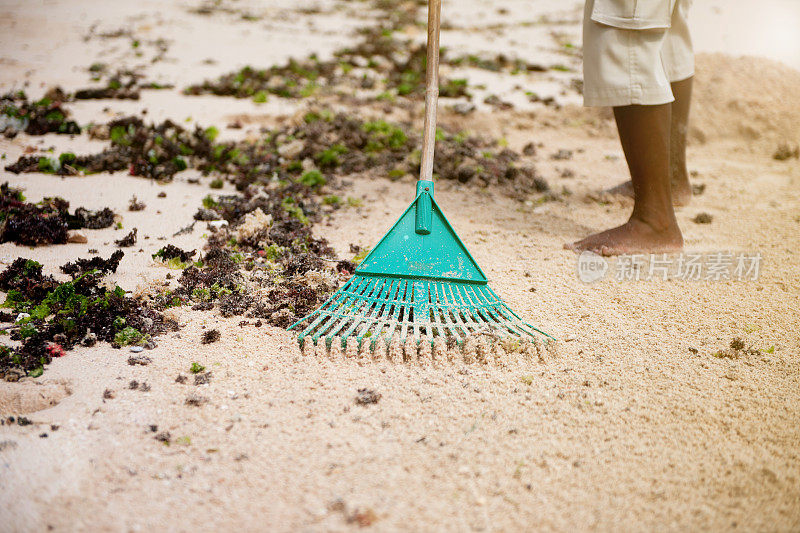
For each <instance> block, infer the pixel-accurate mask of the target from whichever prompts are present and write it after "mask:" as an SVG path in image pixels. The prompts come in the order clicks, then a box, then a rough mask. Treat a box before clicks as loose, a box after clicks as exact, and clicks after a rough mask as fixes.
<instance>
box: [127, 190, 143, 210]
mask: <svg viewBox="0 0 800 533" xmlns="http://www.w3.org/2000/svg"><path fill="white" fill-rule="evenodd" d="M146 207H147V205H145V203H144V202H141V201H139V199H138V198H136V195H135V194H134V195H133V197H132V198H131V200H130V202H128V211H144V209H145V208H146Z"/></svg>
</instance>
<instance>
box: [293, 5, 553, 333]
mask: <svg viewBox="0 0 800 533" xmlns="http://www.w3.org/2000/svg"><path fill="white" fill-rule="evenodd" d="M440 11H441V0H429V2H428V46H427V69H426V70H427V71H426V79H425V84H426V91H425V125H424V131H423V141H422V142H423V146H422V160H421V168H420V178H419V180H418V181H417V187H416V195H415V198H414V201H413V202H411V205H409V206H408V208H407V209H406V210H405V212H404V213H403V214H402V215H401V216H400V218H399V220H398V221H397V222H395V224H394V226H392V228H391V229H390V230H389V231H388V233H386V235H384V236H383V238H382V239H381V240H380V241H379V242H378V244H377V245H376V246H375V247H374V248H373V249H372V250H371V251H370V253H369V254H368V255H367V256H366V257H365V258H364V260H363V261H362V262H361V264H360V265H359V266H358V268H357V269H356V271H355V273H354V274H353V276H352V277H351V278H350V279H349V280H348V281H347V282H346V283H345V284H344V286H342V288H341V289H339V290H338V291H337V292H336V293H334V294H333V295H332V296H331V297H330V298H328V300H327V301H326V302H325V303H323V304H322V305H321V306H320V307H319V308H318V309H316V310H315V311H313V312H312V313H311V314H309V315H307V316H305V317H303V318H302V319H300V320H298V321H297V322H296V323H295V324H293V325H292V326H291V327H290V328H289V329H295V328H299V327H300V326H301V325H303V324H305V328H304V329H303V330H302V331H301V332H300V333H299V335H298V341H299V342H300V344H301V346H302V345H303V344H304V342H305V341H306V340H307V339H311V340H312V341H313V342H314V344H316V343H317V342H318V341H319V340H320V339H322V340H324V342H325V343H326V345H327V346H331V344H332V342H333V339H335V338H340V339H341V342H342V346H343V347H344V346H345V344H346V343H347V340H348V339H351V338H354V339H355V340H356V341H357V342H358V346H361V343H362V342H363V341H364V340H365V339H368V340H370V342H371V343H373V344H371V346H374V342H375V341H376V340H377V339H378V338H383V340H384V342H386V343H387V344H388V343H390V342H392V341H393V340H397V339H398V338H399V341H400V342H401V343H406V342H407V340H408V339H409V338H412V339H414V340H415V341H416V342H417V343H419V342H420V341H421V340H422V339H424V338H427V339H429V340H431V341H433V340H434V339H437V338H443V339H445V340H447V341H449V342H452V341H455V342H456V343H458V344H461V343H463V342H464V341H465V340H467V339H468V338H470V337H474V336H477V335H484V334H489V335H490V336H492V337H494V338H498V337H499V338H502V337H517V338H521V339H527V340H531V341H534V342H538V339H539V338H542V339H544V340H545V341H548V342H549V341H550V340H555V339H554V338H553V337H551V336H550V335H548V334H547V333H544V332H543V331H541V330H539V329H537V328H535V327H533V326H532V325H530V324H528V323H527V322H525V321H524V320H522V319H521V318H520V317H519V315H517V314H516V313H515V312H514V311H512V310H511V308H509V307H508V305H506V303H505V302H503V300H502V299H501V298H500V297H499V296H498V295H497V294H496V293H495V292H494V291H493V290H492V289H491V288H490V287H489V285H488V280H487V278H486V275H485V274H484V272H483V270H481V267H480V266H478V263H477V262H476V261H475V259H474V258H473V257H472V255H471V254H470V253H469V251H468V250H467V248H466V246H464V243H463V242H462V241H461V239H460V238H459V237H458V235H457V234H456V232H455V231H454V230H453V227H452V226H451V225H450V222H448V220H447V218H446V217H445V216H444V213H443V212H442V210H441V208H440V207H439V205H438V204H437V203H436V200H435V199H434V194H433V193H434V186H433V151H434V143H435V140H436V106H437V100H438V96H439V20H440Z"/></svg>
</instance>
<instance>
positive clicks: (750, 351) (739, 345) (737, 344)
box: [712, 337, 761, 359]
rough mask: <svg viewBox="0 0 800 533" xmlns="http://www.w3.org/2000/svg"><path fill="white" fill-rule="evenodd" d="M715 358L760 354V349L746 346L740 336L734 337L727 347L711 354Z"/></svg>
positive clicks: (734, 357)
mask: <svg viewBox="0 0 800 533" xmlns="http://www.w3.org/2000/svg"><path fill="white" fill-rule="evenodd" d="M712 355H713V356H714V357H716V358H717V359H738V358H739V357H742V356H747V355H761V350H759V349H757V348H753V347H752V346H747V344H746V343H745V342H744V340H743V339H742V338H741V337H734V338H733V339H732V340H731V342H730V345H729V346H728V348H726V349H724V350H720V351H718V352H715V353H713V354H712Z"/></svg>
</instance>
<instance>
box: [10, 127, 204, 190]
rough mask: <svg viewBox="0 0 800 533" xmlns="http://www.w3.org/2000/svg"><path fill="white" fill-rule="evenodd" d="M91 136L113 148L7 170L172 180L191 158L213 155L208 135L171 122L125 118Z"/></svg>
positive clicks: (25, 162)
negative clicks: (123, 174) (124, 173)
mask: <svg viewBox="0 0 800 533" xmlns="http://www.w3.org/2000/svg"><path fill="white" fill-rule="evenodd" d="M89 135H90V136H91V137H92V138H95V139H98V140H108V141H110V142H111V146H110V147H109V148H106V149H105V150H103V151H102V152H100V153H99V154H94V155H75V154H73V153H71V152H64V153H62V154H60V155H59V156H58V157H57V158H50V157H40V156H22V157H20V158H19V159H18V160H17V161H16V162H15V163H14V164H12V165H9V166H7V167H6V170H8V171H9V172H14V173H21V172H45V173H50V174H58V175H62V176H78V175H82V174H94V173H97V172H117V171H120V170H127V171H128V172H129V173H130V174H131V175H132V176H143V177H146V178H151V179H155V180H161V181H169V180H171V179H172V177H173V176H174V175H175V174H176V173H178V172H180V171H182V170H185V169H186V168H188V166H189V160H190V159H191V158H193V157H199V156H202V155H205V156H210V150H211V140H210V139H209V136H210V134H209V133H208V132H206V131H204V130H201V129H199V128H196V129H195V131H194V132H189V131H188V130H186V129H184V128H183V127H181V126H179V125H177V124H175V123H174V122H172V121H170V120H165V121H164V122H162V123H161V124H158V125H153V124H149V125H148V124H145V123H144V122H143V121H142V119H141V118H139V117H133V116H131V117H124V118H120V119H117V120H113V121H111V122H109V123H107V124H105V125H99V126H94V127H92V128H91V129H90V130H89Z"/></svg>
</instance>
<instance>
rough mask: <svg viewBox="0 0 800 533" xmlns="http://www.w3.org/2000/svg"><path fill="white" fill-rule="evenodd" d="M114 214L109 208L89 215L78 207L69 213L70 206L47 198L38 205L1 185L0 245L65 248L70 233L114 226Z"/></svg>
mask: <svg viewBox="0 0 800 533" xmlns="http://www.w3.org/2000/svg"><path fill="white" fill-rule="evenodd" d="M113 222H114V212H113V211H111V210H110V209H108V208H105V209H103V210H101V211H89V210H87V209H84V208H81V207H79V208H78V209H76V210H75V213H70V212H69V202H67V201H66V200H64V199H62V198H58V197H56V198H45V199H43V200H42V201H41V202H39V203H38V204H33V203H29V202H26V201H25V196H24V195H23V194H22V191H21V190H20V189H15V188H13V187H10V186H9V185H8V183H7V182H6V183H4V184H3V185H0V242H15V243H17V244H22V245H24V246H40V245H44V244H64V243H66V242H67V240H68V238H69V234H68V230H70V229H82V228H87V229H100V228H107V227H109V226H111V224H113Z"/></svg>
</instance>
